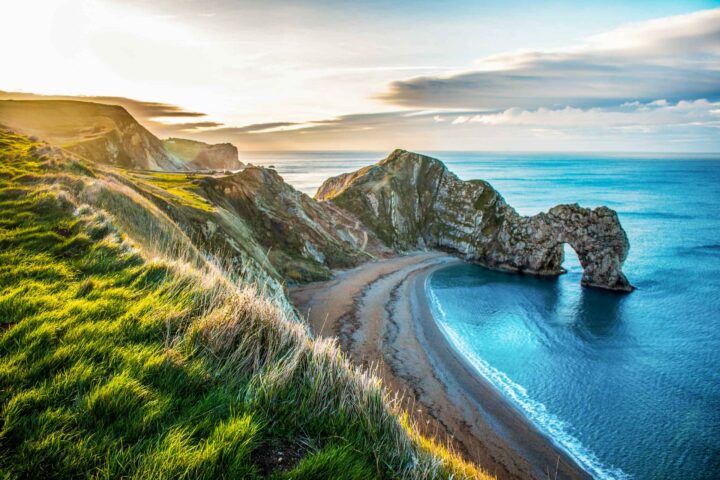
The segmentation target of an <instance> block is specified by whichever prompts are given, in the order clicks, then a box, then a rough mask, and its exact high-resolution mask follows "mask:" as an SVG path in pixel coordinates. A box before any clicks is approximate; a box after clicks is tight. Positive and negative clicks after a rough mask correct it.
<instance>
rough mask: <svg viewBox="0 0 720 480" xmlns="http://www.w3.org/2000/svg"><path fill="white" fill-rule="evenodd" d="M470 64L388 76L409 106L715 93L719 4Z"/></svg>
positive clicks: (672, 98)
mask: <svg viewBox="0 0 720 480" xmlns="http://www.w3.org/2000/svg"><path fill="white" fill-rule="evenodd" d="M477 67H478V68H476V69H475V70H472V71H466V72H460V73H457V74H454V75H450V76H422V77H415V78H411V79H408V80H399V81H395V82H392V83H391V84H390V85H389V87H388V90H387V91H386V92H385V93H383V94H381V95H379V98H380V99H381V100H383V101H385V102H387V103H391V104H396V105H402V106H404V107H412V108H484V109H507V108H512V107H519V108H523V109H533V108H541V107H557V106H565V105H571V106H574V107H582V108H588V107H607V106H612V105H620V104H621V103H625V102H632V101H639V102H644V103H646V102H649V101H652V100H655V99H665V100H667V101H669V102H677V101H680V100H688V99H689V100H693V99H699V98H706V99H709V100H713V101H714V100H718V99H720V9H714V10H705V11H700V12H695V13H692V14H688V15H680V16H675V17H667V18H663V19H658V20H652V21H648V22H642V23H637V24H633V25H628V26H625V27H622V28H619V29H617V30H613V31H611V32H608V33H605V34H602V35H597V36H594V37H591V38H589V39H587V41H586V42H585V43H583V44H581V45H579V46H577V47H573V48H567V49H560V50H553V51H534V52H520V53H512V54H503V55H496V56H492V57H486V58H483V59H481V60H480V61H479V62H478V64H477Z"/></svg>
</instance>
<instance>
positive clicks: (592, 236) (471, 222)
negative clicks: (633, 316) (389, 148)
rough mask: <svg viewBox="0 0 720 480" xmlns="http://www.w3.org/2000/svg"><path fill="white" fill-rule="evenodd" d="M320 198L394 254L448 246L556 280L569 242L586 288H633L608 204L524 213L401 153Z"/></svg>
mask: <svg viewBox="0 0 720 480" xmlns="http://www.w3.org/2000/svg"><path fill="white" fill-rule="evenodd" d="M315 198H316V199H318V200H321V201H331V202H332V203H334V204H336V205H338V206H339V207H341V208H343V209H345V210H347V211H349V212H351V213H352V214H353V215H355V216H356V217H358V218H359V219H360V221H361V222H362V223H363V224H364V225H366V226H367V227H368V228H370V229H371V230H373V232H374V233H375V234H376V235H377V237H378V238H380V239H381V240H383V241H384V242H385V243H386V244H388V245H389V246H391V247H393V248H395V249H398V250H412V249H416V248H426V247H433V248H442V249H448V250H453V251H456V252H458V253H460V254H462V255H463V256H464V257H465V258H466V259H467V260H469V261H474V262H477V263H479V264H481V265H485V266H487V267H490V268H496V269H501V270H507V271H513V272H526V273H532V274H536V275H559V274H561V273H563V271H564V270H563V269H562V261H563V244H564V243H568V244H569V245H570V246H571V247H572V248H573V249H574V250H575V252H576V253H577V255H578V258H579V259H580V263H581V265H582V267H583V278H582V284H583V285H585V286H591V287H599V288H605V289H609V290H620V291H630V290H632V286H631V285H630V283H629V282H628V280H627V278H626V277H625V275H624V274H623V272H622V264H623V262H624V261H625V259H626V257H627V253H628V250H629V248H630V245H629V242H628V239H627V235H626V234H625V231H624V230H623V229H622V226H621V225H620V222H619V220H618V217H617V214H616V213H615V211H613V210H611V209H609V208H607V207H599V208H596V209H594V210H591V209H587V208H583V207H580V206H579V205H558V206H556V207H553V208H552V209H550V211H548V212H546V213H540V214H538V215H535V216H532V217H525V216H521V215H519V214H518V213H517V212H516V211H515V210H514V209H513V208H512V207H511V206H509V205H508V204H507V203H506V202H505V200H504V199H503V198H502V196H501V195H500V194H499V193H498V192H497V191H496V190H495V189H494V188H493V187H492V186H491V185H490V184H489V183H487V182H485V181H482V180H471V181H467V182H465V181H462V180H460V179H459V178H458V177H457V176H456V175H455V174H453V173H452V172H450V171H449V170H448V169H447V167H445V165H444V164H443V163H442V162H441V161H439V160H436V159H434V158H431V157H427V156H424V155H418V154H415V153H411V152H406V151H404V150H396V151H394V152H393V153H392V154H390V156H388V157H387V158H386V159H385V160H382V161H381V162H380V163H378V164H377V165H374V166H371V167H365V168H363V169H361V170H358V171H356V172H353V173H349V174H344V175H340V176H337V177H333V178H330V179H328V180H326V181H325V183H323V185H322V186H321V187H320V189H319V190H318V192H317V194H316V196H315Z"/></svg>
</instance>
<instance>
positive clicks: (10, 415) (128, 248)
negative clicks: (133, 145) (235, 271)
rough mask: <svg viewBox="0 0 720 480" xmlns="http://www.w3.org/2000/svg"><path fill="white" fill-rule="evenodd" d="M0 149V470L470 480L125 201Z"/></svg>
mask: <svg viewBox="0 0 720 480" xmlns="http://www.w3.org/2000/svg"><path fill="white" fill-rule="evenodd" d="M0 152H1V153H0V318H1V319H2V320H1V321H2V325H1V327H0V328H2V333H0V357H1V358H2V362H0V412H1V414H0V476H2V477H3V478H76V477H83V478H87V477H90V478H168V479H169V478H208V479H210V478H213V479H214V478H226V477H232V478H261V477H265V476H271V477H273V478H278V479H280V478H355V479H364V478H443V477H451V476H454V477H456V478H457V477H464V476H467V477H471V476H482V474H481V473H480V472H478V471H477V470H473V469H472V468H471V467H469V466H468V465H467V464H464V463H462V462H461V461H460V460H459V459H458V458H457V457H455V456H453V455H452V454H450V453H448V452H447V450H445V449H444V448H443V447H440V446H438V445H435V444H434V443H432V442H430V441H428V440H427V439H423V438H422V437H420V436H419V434H417V432H416V431H415V430H414V429H413V427H412V426H411V425H409V424H407V422H405V421H403V418H404V417H402V415H401V412H398V411H397V406H396V404H394V403H393V402H391V401H390V399H389V398H388V397H387V395H386V394H385V392H384V390H383V388H382V386H381V385H380V382H379V380H378V379H377V378H376V377H375V376H373V375H371V374H370V373H368V372H366V371H362V370H359V369H357V368H354V367H353V366H352V365H351V364H350V363H349V362H348V361H347V359H346V358H345V357H344V356H343V355H342V354H341V353H340V350H339V349H338V347H337V345H336V344H335V343H334V342H333V341H331V340H313V339H312V338H311V337H310V336H309V335H308V332H307V328H306V326H305V325H304V324H302V323H301V322H299V321H298V319H297V318H296V317H295V316H294V313H293V312H292V310H290V309H289V308H287V303H286V302H284V301H280V300H281V299H279V298H278V297H276V296H274V295H277V289H275V290H273V289H268V288H267V287H266V286H265V287H264V286H263V285H259V284H257V282H255V281H253V282H247V281H243V279H242V278H233V277H231V276H229V275H226V274H225V272H224V271H223V269H222V268H221V267H219V266H218V265H216V264H214V263H212V262H208V261H206V256H205V255H203V254H202V253H200V251H199V250H198V248H197V247H196V246H195V245H192V242H190V241H189V239H188V238H187V237H184V236H183V235H182V232H181V231H178V230H174V229H173V228H172V225H170V224H163V223H162V222H164V221H165V220H167V219H165V218H164V217H163V216H162V215H161V212H157V211H154V210H153V207H152V206H150V205H147V204H145V203H144V202H143V199H139V198H135V197H134V196H133V195H134V194H133V193H132V191H131V190H132V189H124V188H120V187H118V188H110V189H108V187H107V185H108V184H111V183H112V182H111V181H110V179H108V178H103V175H102V174H101V173H100V172H97V171H94V170H93V169H92V167H91V166H87V165H84V164H82V163H78V162H76V161H73V160H71V159H67V158H62V157H58V156H57V155H55V154H43V153H42V152H43V150H42V149H41V148H40V146H38V145H34V144H33V143H32V142H30V141H29V140H28V139H26V138H23V137H20V136H17V135H14V134H11V133H9V132H5V131H1V130H0ZM120 206H122V208H120ZM113 209H114V211H115V214H114V215H113V214H110V213H108V210H111V211H112V210H113ZM120 212H125V214H126V216H125V218H124V219H122V220H120V219H119V218H118V216H119V215H118V213H120ZM148 232H160V233H153V234H152V235H150V234H148ZM153 235H156V236H155V237H153ZM153 238H154V240H153ZM290 447H291V448H290ZM288 450H292V451H294V452H300V453H299V454H298V455H296V457H297V458H294V460H293V461H292V462H290V463H284V464H282V468H276V469H272V468H270V469H268V468H267V467H266V464H267V462H266V457H268V456H270V457H274V456H277V457H281V456H282V455H284V454H285V452H286V451H288Z"/></svg>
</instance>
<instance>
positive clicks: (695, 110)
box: [453, 99, 720, 133]
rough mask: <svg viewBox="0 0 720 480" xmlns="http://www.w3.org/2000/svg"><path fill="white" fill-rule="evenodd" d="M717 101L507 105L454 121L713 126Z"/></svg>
mask: <svg viewBox="0 0 720 480" xmlns="http://www.w3.org/2000/svg"><path fill="white" fill-rule="evenodd" d="M718 107H720V101H719V102H709V101H707V100H705V99H700V100H692V101H684V100H683V101H679V102H676V103H669V102H668V101H667V100H665V99H660V100H654V101H651V102H647V103H642V102H626V103H624V104H622V105H621V106H620V107H619V108H599V107H594V108H586V109H583V108H576V107H564V108H556V109H551V108H545V107H541V108H538V109H534V110H524V109H520V108H516V107H514V108H509V109H507V110H503V111H500V112H497V113H488V114H480V115H474V116H472V117H471V118H469V119H468V118H467V117H463V116H459V117H457V119H456V121H453V123H461V122H457V120H459V119H463V120H462V121H463V122H466V121H469V122H470V123H478V124H482V125H489V126H500V125H506V126H527V127H564V128H566V129H577V128H585V127H596V128H619V129H624V130H626V131H631V130H632V129H633V128H634V129H635V130H637V131H638V132H643V133H647V132H648V131H649V129H651V128H652V127H654V126H663V127H672V126H695V127H710V128H715V126H716V125H717V124H718V120H720V118H718V117H717V115H715V114H714V113H713V112H714V111H715V109H717V108H718Z"/></svg>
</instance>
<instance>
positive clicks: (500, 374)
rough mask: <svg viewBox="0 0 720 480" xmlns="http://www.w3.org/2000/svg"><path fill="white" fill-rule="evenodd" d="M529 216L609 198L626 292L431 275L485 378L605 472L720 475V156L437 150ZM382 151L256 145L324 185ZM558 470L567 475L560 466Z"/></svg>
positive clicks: (296, 179) (260, 156)
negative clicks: (626, 243) (624, 244)
mask: <svg viewBox="0 0 720 480" xmlns="http://www.w3.org/2000/svg"><path fill="white" fill-rule="evenodd" d="M422 153H426V154H428V155H431V156H433V157H435V158H439V159H441V160H442V161H443V162H444V163H445V164H446V165H447V166H448V168H450V169H451V170H452V171H454V172H455V173H456V174H457V175H458V176H460V178H462V179H465V180H469V179H475V178H478V179H484V180H487V181H489V182H490V183H492V185H493V186H494V187H495V188H496V189H497V190H498V191H499V192H500V193H501V194H502V195H503V197H504V198H505V200H506V201H507V202H508V203H510V204H511V205H512V206H514V207H515V208H516V209H517V210H518V212H519V213H521V214H523V215H533V214H536V213H538V212H541V211H545V210H547V209H549V208H550V207H552V206H553V205H556V204H559V203H575V202H578V203H579V204H580V205H583V206H586V207H596V206H600V205H606V206H608V207H610V208H613V209H615V210H616V211H617V212H618V215H619V217H620V221H621V223H622V225H623V227H624V228H625V230H626V232H627V235H628V238H629V240H630V245H631V247H630V254H629V256H628V258H627V260H626V262H625V267H624V271H625V273H626V275H627V277H628V278H629V280H630V281H631V283H632V284H633V285H634V286H635V287H636V290H635V291H634V292H632V293H630V294H619V293H613V292H606V291H602V290H597V289H590V288H582V287H580V278H581V275H582V268H581V266H580V264H579V262H578V259H577V256H576V255H575V252H574V251H573V250H572V249H571V248H570V247H569V246H567V245H566V246H565V261H564V263H563V266H564V267H565V269H566V270H567V273H566V274H564V275H561V276H559V277H557V278H538V277H533V276H528V275H513V274H507V273H501V272H495V271H490V270H487V269H484V268H481V267H479V266H476V265H470V264H461V265H458V266H451V267H448V268H445V269H442V270H439V271H437V272H435V273H434V274H433V275H432V276H431V277H430V278H429V279H428V283H427V284H426V291H427V295H428V297H429V299H430V304H431V306H432V310H433V314H434V316H435V320H436V321H437V323H438V325H439V326H440V328H441V330H442V331H443V332H444V333H445V335H446V336H447V338H448V340H449V341H450V342H451V344H452V345H453V346H454V347H455V348H456V350H457V351H458V352H459V353H460V354H462V355H463V356H465V357H466V358H467V359H468V361H469V362H470V363H471V364H472V365H473V366H474V368H475V370H476V373H477V374H478V375H481V376H482V377H484V378H485V379H486V380H487V381H489V382H490V383H491V384H493V385H494V386H495V387H496V388H497V390H498V391H499V392H500V393H501V394H502V395H503V396H504V397H505V398H507V400H508V401H509V402H510V403H512V404H513V405H514V406H515V407H516V408H517V409H518V410H519V411H520V412H521V413H523V414H524V415H526V416H527V418H528V419H529V420H530V421H532V422H533V423H534V424H535V426H536V427H537V428H538V429H539V430H540V431H541V432H543V433H544V434H545V435H546V436H547V437H548V438H549V439H550V440H551V441H552V442H553V443H555V444H556V445H557V446H558V447H559V448H561V449H563V450H565V451H566V452H567V453H568V454H569V455H570V456H571V457H573V458H574V459H575V460H576V461H577V463H579V464H580V465H581V466H582V467H583V468H584V469H586V470H587V471H588V472H589V473H590V474H591V475H592V476H593V477H595V478H601V479H613V478H635V479H670V478H683V479H686V480H691V479H717V478H720V155H703V154H693V155H675V154H621V153H618V154H568V153H562V154H548V153H542V154H527V153H485V152H422ZM384 156H385V154H383V153H380V152H301V153H288V152H284V153H266V152H263V153H255V154H246V155H245V156H244V158H242V160H243V161H245V162H251V163H255V164H261V165H265V166H269V165H273V166H274V167H275V168H276V170H277V171H278V172H279V173H280V174H281V175H282V176H283V177H284V178H285V180H286V181H288V182H289V183H291V184H292V185H294V186H295V187H296V188H297V189H299V190H301V191H303V192H305V193H307V194H309V195H312V194H313V193H314V192H315V190H316V189H317V187H318V186H319V185H320V183H321V182H322V181H323V180H324V179H325V178H327V177H329V176H332V175H337V174H339V173H343V172H349V171H353V170H356V169H357V168H360V167H362V166H365V165H369V164H372V163H375V162H377V161H378V160H380V159H381V158H383V157H384ZM550 475H551V477H552V472H551V474H550Z"/></svg>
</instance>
